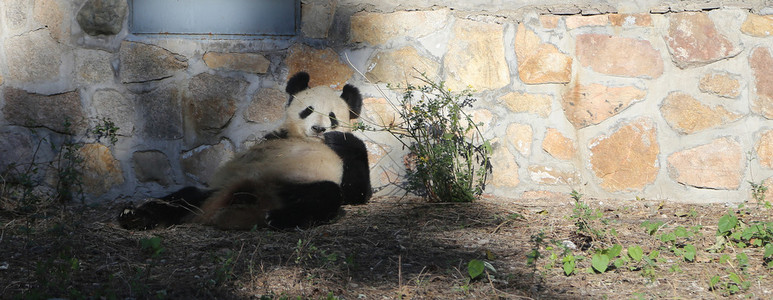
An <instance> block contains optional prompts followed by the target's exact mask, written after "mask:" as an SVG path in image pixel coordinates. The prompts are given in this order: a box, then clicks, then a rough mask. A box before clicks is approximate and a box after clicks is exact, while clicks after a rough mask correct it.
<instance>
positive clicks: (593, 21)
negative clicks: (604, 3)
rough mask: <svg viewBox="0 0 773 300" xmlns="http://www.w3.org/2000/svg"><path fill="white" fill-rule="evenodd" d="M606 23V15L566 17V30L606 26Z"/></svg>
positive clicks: (607, 20) (607, 19) (607, 21)
mask: <svg viewBox="0 0 773 300" xmlns="http://www.w3.org/2000/svg"><path fill="white" fill-rule="evenodd" d="M608 23H609V18H608V17H607V15H593V16H583V15H574V16H567V17H566V29H569V30H572V29H575V28H579V27H586V26H606V25H607V24H608Z"/></svg>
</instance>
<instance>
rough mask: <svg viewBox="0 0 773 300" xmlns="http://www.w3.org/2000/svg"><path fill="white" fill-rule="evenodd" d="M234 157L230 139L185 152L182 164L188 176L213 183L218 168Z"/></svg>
mask: <svg viewBox="0 0 773 300" xmlns="http://www.w3.org/2000/svg"><path fill="white" fill-rule="evenodd" d="M233 157H234V151H233V146H231V143H230V142H228V140H225V139H224V140H221V141H220V143H218V144H216V145H203V146H200V147H197V148H195V149H193V150H190V151H187V152H183V153H182V158H181V159H180V166H181V167H182V170H183V172H184V173H185V175H186V176H188V177H190V178H191V179H193V180H195V181H198V182H200V183H213V179H212V176H213V175H215V172H216V171H217V169H218V168H219V167H220V166H222V165H223V164H225V163H226V162H228V161H229V160H231V158H233Z"/></svg>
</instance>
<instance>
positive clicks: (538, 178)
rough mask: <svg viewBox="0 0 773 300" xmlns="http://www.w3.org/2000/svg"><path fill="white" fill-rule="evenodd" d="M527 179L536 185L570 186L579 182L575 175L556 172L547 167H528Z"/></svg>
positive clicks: (577, 176)
mask: <svg viewBox="0 0 773 300" xmlns="http://www.w3.org/2000/svg"><path fill="white" fill-rule="evenodd" d="M529 177H530V178H531V180H532V181H534V182H535V183H538V184H562V185H572V184H577V183H579V182H580V179H579V175H578V174H577V173H575V172H566V171H561V170H556V169H554V168H552V167H549V166H530V167H529Z"/></svg>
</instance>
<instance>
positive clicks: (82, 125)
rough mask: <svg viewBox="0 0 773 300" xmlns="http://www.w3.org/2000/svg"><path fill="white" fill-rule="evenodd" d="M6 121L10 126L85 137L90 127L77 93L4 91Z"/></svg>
mask: <svg viewBox="0 0 773 300" xmlns="http://www.w3.org/2000/svg"><path fill="white" fill-rule="evenodd" d="M3 97H4V99H5V103H4V104H5V105H4V106H3V108H2V111H3V114H4V115H5V121H6V122H8V124H11V125H18V126H27V127H46V128H48V129H51V130H53V131H56V132H60V133H69V134H75V135H78V134H82V133H84V132H85V131H86V129H87V127H88V121H87V115H86V112H85V111H84V107H83V104H82V103H81V94H80V92H79V91H78V90H75V91H72V92H65V93H61V94H54V95H42V94H35V93H29V92H27V91H25V90H20V89H15V88H12V87H6V88H5V89H3Z"/></svg>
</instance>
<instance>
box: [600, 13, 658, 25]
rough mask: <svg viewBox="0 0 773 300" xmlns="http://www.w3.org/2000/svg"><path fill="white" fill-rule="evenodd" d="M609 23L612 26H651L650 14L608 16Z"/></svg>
mask: <svg viewBox="0 0 773 300" xmlns="http://www.w3.org/2000/svg"><path fill="white" fill-rule="evenodd" d="M609 22H610V23H612V25H614V26H640V27H649V26H652V16H651V15H650V14H610V15H609Z"/></svg>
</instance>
